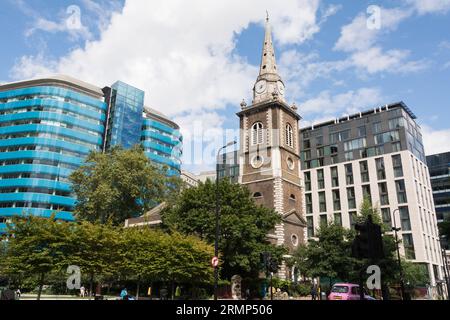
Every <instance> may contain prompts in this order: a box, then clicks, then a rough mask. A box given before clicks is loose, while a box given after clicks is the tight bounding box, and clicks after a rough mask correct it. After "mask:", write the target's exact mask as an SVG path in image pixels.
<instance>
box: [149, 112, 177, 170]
mask: <svg viewBox="0 0 450 320" xmlns="http://www.w3.org/2000/svg"><path fill="white" fill-rule="evenodd" d="M141 141H142V145H143V146H144V150H145V153H146V155H147V156H148V158H149V159H150V160H151V161H153V162H154V163H156V164H159V165H162V166H167V167H168V169H169V170H168V175H170V176H180V173H181V156H182V144H183V137H182V136H181V133H180V130H179V127H178V126H177V125H176V124H174V123H172V122H171V121H170V120H168V119H164V118H163V117H161V116H158V115H156V114H153V113H149V112H146V114H145V119H144V123H143V126H142V136H141Z"/></svg>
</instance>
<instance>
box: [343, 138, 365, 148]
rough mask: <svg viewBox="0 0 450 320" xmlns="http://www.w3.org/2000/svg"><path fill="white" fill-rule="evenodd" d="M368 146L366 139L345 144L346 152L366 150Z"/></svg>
mask: <svg viewBox="0 0 450 320" xmlns="http://www.w3.org/2000/svg"><path fill="white" fill-rule="evenodd" d="M366 145H367V142H366V138H359V139H355V140H351V141H348V142H346V143H344V151H352V150H356V149H362V148H365V147H366Z"/></svg>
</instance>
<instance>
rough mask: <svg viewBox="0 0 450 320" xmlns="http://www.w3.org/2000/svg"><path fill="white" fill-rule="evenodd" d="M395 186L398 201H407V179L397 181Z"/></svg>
mask: <svg viewBox="0 0 450 320" xmlns="http://www.w3.org/2000/svg"><path fill="white" fill-rule="evenodd" d="M395 187H396V189H397V201H398V203H406V202H408V199H407V197H406V189H405V180H397V181H395Z"/></svg>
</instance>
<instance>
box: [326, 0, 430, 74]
mask: <svg viewBox="0 0 450 320" xmlns="http://www.w3.org/2000/svg"><path fill="white" fill-rule="evenodd" d="M379 8H380V15H379V19H380V20H379V21H378V22H379V28H377V27H373V25H372V24H371V23H372V22H373V21H371V20H370V19H369V15H366V14H364V13H360V14H359V15H357V16H356V17H355V18H354V19H353V21H352V22H351V23H350V24H347V25H345V26H343V27H342V29H341V36H340V37H339V39H338V41H337V42H336V44H335V46H334V50H337V51H343V52H348V53H349V54H350V55H349V57H348V59H347V62H348V65H349V66H354V67H356V68H357V69H358V70H362V71H364V72H367V73H369V74H374V73H379V72H389V73H410V72H417V71H421V70H424V69H426V68H428V66H429V65H430V63H429V62H428V61H427V60H424V59H423V60H409V57H410V51H409V50H400V49H390V50H384V49H383V48H382V47H381V46H380V45H379V44H378V42H379V41H380V39H381V36H382V35H385V34H387V33H389V32H392V31H393V30H395V29H396V28H397V27H398V25H399V24H400V23H401V22H402V21H404V20H405V19H407V18H409V17H411V15H412V14H413V10H412V9H411V8H393V9H385V8H381V7H379ZM368 23H369V25H368ZM369 26H371V27H370V28H369Z"/></svg>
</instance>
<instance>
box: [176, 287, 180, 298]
mask: <svg viewBox="0 0 450 320" xmlns="http://www.w3.org/2000/svg"><path fill="white" fill-rule="evenodd" d="M180 297H181V288H180V286H177V288H176V289H175V299H177V300H178V299H180Z"/></svg>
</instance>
